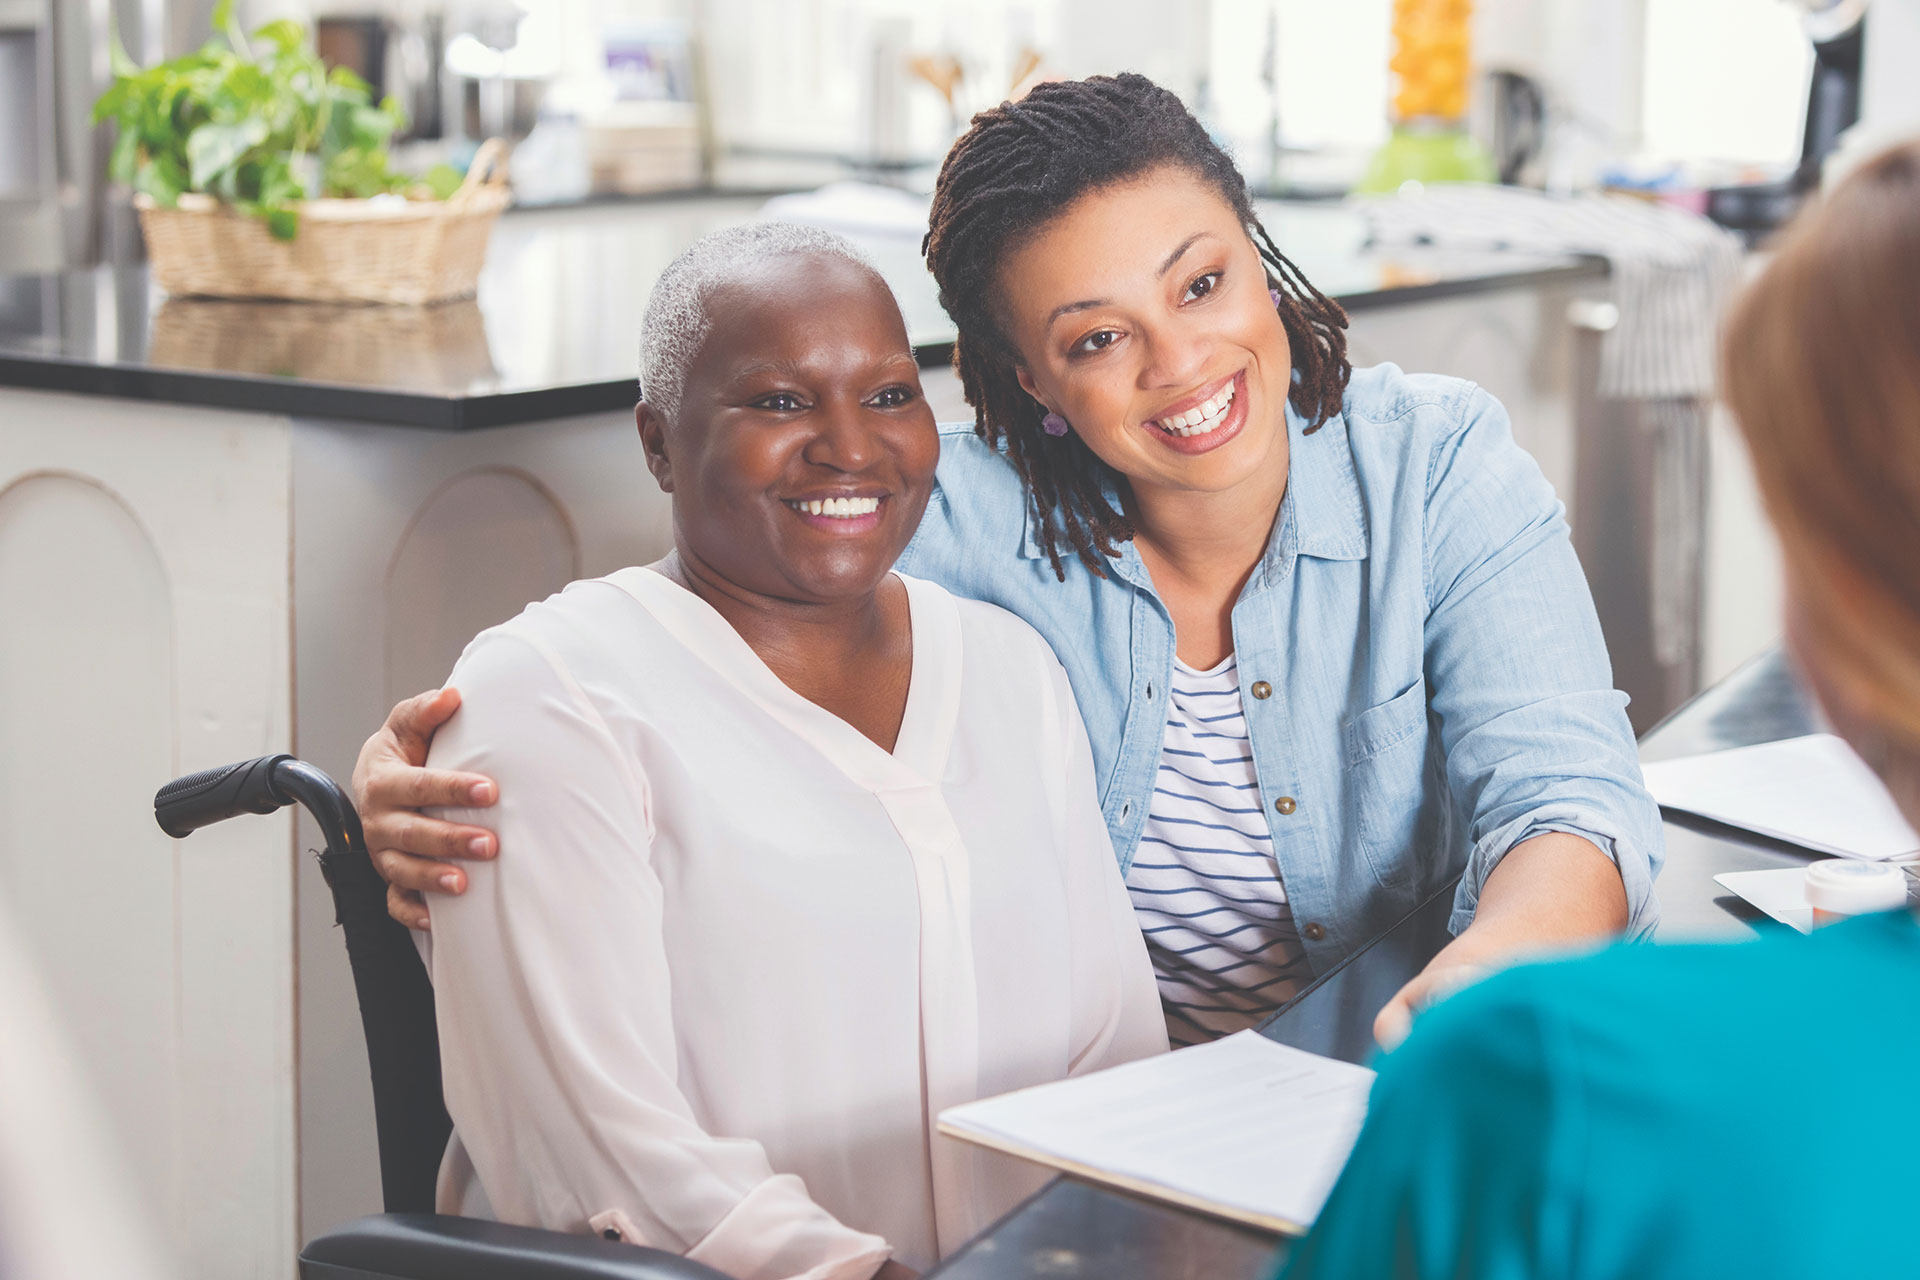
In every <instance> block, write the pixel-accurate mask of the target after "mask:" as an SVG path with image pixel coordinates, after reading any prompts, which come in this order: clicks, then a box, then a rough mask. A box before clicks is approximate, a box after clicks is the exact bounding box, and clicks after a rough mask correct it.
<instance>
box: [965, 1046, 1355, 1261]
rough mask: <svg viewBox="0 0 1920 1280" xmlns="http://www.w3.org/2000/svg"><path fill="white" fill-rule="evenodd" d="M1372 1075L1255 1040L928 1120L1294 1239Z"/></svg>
mask: <svg viewBox="0 0 1920 1280" xmlns="http://www.w3.org/2000/svg"><path fill="white" fill-rule="evenodd" d="M1372 1087H1373V1072H1371V1071H1369V1070H1367V1069H1366V1068H1365V1067H1356V1066H1354V1065H1353V1064H1352V1063H1348V1062H1337V1061H1335V1060H1333V1059H1331V1058H1322V1057H1319V1056H1317V1055H1315V1054H1311V1053H1305V1052H1303V1051H1301V1050H1299V1049H1294V1048H1290V1047H1289V1046H1287V1045H1282V1044H1275V1043H1274V1042H1273V1041H1271V1040H1268V1039H1266V1038H1264V1037H1262V1036H1260V1035H1259V1034H1257V1033H1256V1032H1252V1031H1242V1032H1240V1033H1239V1034H1238V1035H1233V1036H1228V1037H1226V1038H1225V1039H1223V1040H1216V1041H1214V1042H1212V1043H1211V1044H1202V1045H1195V1046H1194V1047H1192V1048H1190V1049H1180V1050H1176V1051H1175V1052H1173V1053H1167V1054H1162V1055H1160V1056H1159V1057H1156V1058H1144V1059H1142V1060H1140V1061H1138V1062H1129V1063H1126V1064H1124V1065H1122V1066H1118V1067H1112V1068H1109V1069H1108V1070H1106V1071H1100V1072H1096V1073H1094V1074H1093V1075H1087V1076H1080V1077H1078V1078H1076V1079H1072V1080H1061V1081H1056V1082H1055V1083H1053V1084H1043V1085H1038V1086H1035V1087H1034V1088H1031V1089H1022V1090H1020V1091H1019V1092H1017V1093H1008V1094H1002V1095H1001V1096H1000V1097H997V1098H986V1099H983V1100H982V1101H979V1102H970V1103H967V1104H966V1105H964V1106H959V1107H952V1108H950V1109H948V1110H946V1111H943V1112H941V1113H940V1131H941V1132H942V1133H945V1134H949V1135H951V1136H953V1137H956V1138H963V1139H965V1140H966V1141H968V1142H974V1143H978V1144H980V1145H981V1146H985V1147H992V1148H993V1149H995V1150H998V1151H1004V1152H1007V1153H1008V1154H1010V1155H1015V1156H1019V1157H1021V1158H1023V1159H1027V1160H1032V1161H1034V1162H1036V1163H1038V1164H1044V1165H1048V1166H1050V1167H1052V1168H1056V1169H1062V1170H1065V1171H1066V1172H1068V1173H1071V1174H1075V1175H1077V1176H1079V1177H1083V1178H1086V1179H1089V1180H1091V1181H1094V1182H1104V1183H1108V1184H1110V1185H1113V1186H1118V1187H1122V1188H1124V1189H1126V1190H1129V1191H1134V1192H1137V1193H1139V1194H1141V1195H1146V1196H1151V1197H1153V1198H1155V1199H1159V1200H1166V1201H1169V1202H1171V1203H1174V1204H1179V1205H1184V1206H1186V1207H1187V1208H1190V1209H1198V1210H1200V1211H1201V1212H1203V1213H1212V1214H1216V1215H1219V1216H1221V1217H1226V1218H1232V1219H1234V1220H1236V1221H1239V1222H1247V1223H1251V1224H1253V1225H1254V1226H1257V1227H1264V1228H1266V1229H1267V1230H1270V1231H1280V1232H1284V1233H1287V1234H1289V1235H1301V1234H1304V1233H1305V1232H1306V1229H1307V1228H1308V1227H1309V1226H1311V1225H1312V1224H1313V1220H1314V1219H1315V1218H1316V1217H1318V1216H1319V1214H1320V1207H1321V1206H1322V1205H1323V1204H1325V1203H1326V1199H1327V1194H1328V1193H1329V1192H1330V1191H1332V1190H1333V1184H1334V1181H1335V1180H1336V1179H1337V1178H1338V1177H1339V1176H1340V1170H1341V1168H1342V1167H1343V1166H1344V1165H1345V1164H1346V1162H1347V1155H1348V1153H1349V1152H1351V1151H1352V1150H1353V1142H1354V1139H1355V1138H1357V1137H1358V1136H1359V1134H1360V1125H1361V1123H1362V1121H1364V1120H1365V1119H1366V1115H1367V1094H1368V1091H1369V1090H1371V1089H1372Z"/></svg>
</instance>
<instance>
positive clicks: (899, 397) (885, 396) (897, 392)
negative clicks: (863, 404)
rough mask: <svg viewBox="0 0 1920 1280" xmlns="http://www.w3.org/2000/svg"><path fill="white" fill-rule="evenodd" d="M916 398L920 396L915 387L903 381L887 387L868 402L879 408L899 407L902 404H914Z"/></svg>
mask: <svg viewBox="0 0 1920 1280" xmlns="http://www.w3.org/2000/svg"><path fill="white" fill-rule="evenodd" d="M916 399H918V396H916V395H915V394H914V390H913V388H912V387H909V386H907V385H906V384H905V383H901V384H899V385H898V386H892V387H888V388H886V389H885V390H883V391H881V392H880V393H879V394H878V395H876V396H874V398H873V399H872V400H869V401H868V402H867V403H869V404H871V405H873V406H874V407H875V408H879V409H898V408H900V407H901V406H902V405H909V404H912V403H913V402H914V401H915V400H916Z"/></svg>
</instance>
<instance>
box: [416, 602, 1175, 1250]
mask: <svg viewBox="0 0 1920 1280" xmlns="http://www.w3.org/2000/svg"><path fill="white" fill-rule="evenodd" d="M902 581H903V582H904V583H905V584H906V588H907V593H908V600H909V604H910V609H911V615H912V634H913V670H912V678H911V684H910V687H909V691H908V695H907V705H906V712H905V719H904V721H903V723H902V724H901V727H900V734H899V740H898V742H897V744H896V746H895V749H894V751H893V752H892V753H891V754H889V753H887V752H885V751H883V750H881V749H880V748H879V747H878V746H876V745H875V744H874V743H873V742H872V741H870V740H869V739H867V738H866V737H864V736H862V735H861V734H860V733H859V731H857V730H855V729H854V728H853V727H852V726H850V725H848V724H847V723H846V722H844V721H842V720H840V719H838V718H837V717H835V716H833V715H831V714H829V713H828V712H826V711H824V710H822V709H821V708H819V707H817V706H815V705H813V704H812V703H810V702H807V701H806V700H805V699H803V698H801V697H800V696H799V695H798V694H796V693H794V692H793V691H792V690H791V689H789V688H788V687H787V686H786V685H784V684H782V683H781V682H780V680H779V679H778V677H776V676H775V675H774V674H773V672H772V671H771V670H770V669H769V668H768V667H767V666H766V664H765V663H763V662H762V661H761V660H760V659H759V657H758V656H757V655H756V654H755V653H754V652H753V651H752V649H751V648H749V647H748V645H747V644H746V642H745V641H744V640H742V639H741V638H740V636H739V635H738V634H737V633H736V632H735V631H734V630H733V629H732V627H731V626H729V625H728V624H727V622H726V621H725V620H724V619H723V618H722V617H721V616H720V615H719V614H718V613H716V612H714V611H713V609H711V608H710V607H709V606H708V605H707V604H706V603H705V602H703V601H702V600H700V599H699V597H697V596H695V595H693V594H692V593H691V592H688V591H686V590H685V589H683V588H681V587H680V586H678V585H676V584H675V583H673V582H671V581H669V580H668V579H667V578H665V577H663V576H661V575H660V574H658V573H656V572H654V571H652V570H649V569H640V568H634V569H625V570H622V571H620V572H618V573H615V574H613V575H611V576H610V577H607V578H603V579H599V580H595V581H588V582H578V583H575V584H573V585H572V586H570V587H568V588H567V589H566V590H565V591H564V592H562V593H561V594H559V595H557V596H554V597H552V598H550V599H548V600H546V601H545V602H543V603H541V604H537V605H533V606H531V607H529V608H528V609H527V610H526V611H525V612H524V613H522V614H521V615H520V616H519V617H517V618H515V619H513V620H512V621H510V622H507V623H505V624H503V625H501V626H498V627H495V628H493V629H492V630H490V631H487V632H484V633H482V634H481V635H480V636H479V637H478V638H477V639H475V640H474V642H473V643H472V644H471V645H469V646H468V648H467V651H466V653H465V654H464V655H463V656H462V657H461V659H460V661H459V664H458V665H457V666H456V667H455V668H454V672H453V677H452V683H454V684H456V685H457V686H458V687H459V688H460V690H461V693H462V705H461V710H460V712H459V714H458V715H456V716H455V717H454V718H453V720H452V721H451V722H450V723H449V724H448V725H447V726H446V727H445V728H443V729H442V730H441V731H440V732H439V734H438V735H437V736H436V737H435V739H434V742H433V750H432V755H431V759H430V763H431V765H432V766H433V767H434V768H452V769H471V770H477V771H480V772H484V773H488V774H491V775H492V776H493V777H494V778H496V779H497V780H498V781H499V784H500V801H499V803H498V805H497V806H495V807H494V808H493V809H489V810H486V811H483V812H466V811H458V810H451V811H446V813H447V816H449V817H455V818H462V819H466V820H470V821H475V822H484V823H486V824H488V825H490V826H492V827H493V828H494V829H495V830H496V831H498V832H499V834H500V849H501V856H500V858H499V859H498V860H497V861H495V862H489V863H476V864H473V865H472V866H471V867H470V869H469V875H470V885H469V888H468V890H467V892H466V893H465V894H464V895H462V896H461V897H458V898H451V899H440V900H436V901H435V902H434V904H433V907H432V912H433V931H432V935H431V941H430V945H429V946H427V948H426V954H427V957H428V966H429V970H430V972H431V973H432V976H433V984H434V990H435V995H436V998H437V1001H438V1010H439V1030H440V1047H441V1058H442V1068H443V1072H444V1077H445V1085H446V1099H447V1109H448V1111H449V1112H450V1113H451V1115H452V1117H453V1122H454V1139H453V1142H452V1144H451V1146H450V1148H449V1150H448V1152H447V1158H446V1161H445V1163H444V1165H443V1166H442V1169H441V1180H440V1191H439V1205H440V1208H441V1209H442V1210H443V1211H446V1212H455V1213H468V1214H476V1213H477V1214H480V1215H483V1216H493V1217H497V1218H500V1219H502V1220H506V1221H510V1222H519V1223H526V1224H533V1225H539V1226H544V1227H550V1228H556V1229H561V1230H569V1231H582V1230H594V1231H598V1232H602V1233H605V1232H609V1231H612V1232H617V1233H618V1234H619V1236H620V1237H621V1238H624V1239H628V1240H631V1241H634V1242H635V1243H645V1244H649V1245H652V1246H654V1247H656V1248H663V1249H668V1250H672V1251H674V1252H678V1253H684V1254H686V1255H687V1256H689V1257H692V1258H695V1259H698V1260H700V1261H702V1262H705V1263H707V1264H709V1265H711V1266H714V1267H716V1268H718V1269H719V1270H721V1271H725V1272H728V1273H729V1274H731V1275H734V1276H738V1277H741V1278H742V1280H760V1278H763V1277H764V1278H767V1280H772V1278H774V1277H807V1278H808V1280H829V1278H833V1280H838V1278H841V1277H846V1278H848V1280H859V1278H863V1277H866V1276H868V1275H870V1274H871V1273H872V1272H873V1271H874V1270H876V1269H877V1268H878V1267H879V1265H880V1264H881V1263H882V1262H883V1261H884V1260H885V1259H886V1257H887V1256H888V1253H889V1251H890V1250H891V1252H892V1254H893V1255H894V1256H896V1257H898V1258H899V1259H900V1260H901V1261H903V1262H904V1263H906V1264H907V1265H909V1266H911V1267H915V1268H925V1267H927V1266H929V1265H930V1264H931V1263H932V1262H933V1261H934V1260H935V1259H936V1258H937V1257H939V1256H940V1255H942V1254H944V1253H946V1252H948V1251H950V1250H952V1249H953V1248H955V1247H956V1246H958V1245H959V1244H961V1243H962V1242H964V1241H965V1240H967V1239H968V1238H969V1237H971V1236H972V1235H974V1234H975V1233H977V1232H978V1231H979V1230H980V1229H981V1228H983V1227H984V1226H986V1225H987V1224H988V1223H989V1222H991V1221H992V1220H993V1219H994V1218H996V1217H997V1216H999V1215H1000V1214H1002V1213H1004V1212H1005V1211H1006V1210H1008V1209H1009V1208H1011V1207H1012V1206H1013V1205H1014V1204H1015V1203H1016V1202H1017V1201H1018V1200H1019V1199H1020V1198H1021V1197H1022V1196H1023V1195H1025V1194H1026V1193H1028V1192H1029V1191H1031V1190H1032V1189H1033V1188H1034V1187H1035V1186H1037V1185H1038V1183H1039V1182H1040V1181H1041V1180H1042V1175H1040V1174H1038V1173H1037V1172H1035V1171H1034V1170H1032V1169H1031V1168H1028V1167H1025V1166H1022V1165H1020V1164H1018V1163H1017V1162H1014V1161H1011V1160H1009V1159H1007V1158H1005V1157H1001V1156H997V1155H993V1154H991V1153H987V1152H983V1151H981V1150H979V1149H978V1148H974V1147H970V1146H967V1145H965V1144H962V1143H959V1142H957V1141H955V1140H954V1139H951V1138H946V1137H941V1136H939V1135H937V1134H936V1133H935V1131H934V1126H935V1121H936V1117H937V1116H938V1114H939V1112H940V1111H941V1110H942V1109H943V1108H945V1107H949V1106H952V1105H954V1104H955V1103H960V1102H965V1101H968V1100H970V1099H973V1098H978V1097H983V1096H987V1095H990V1094H995V1093H1001V1092H1004V1091H1006V1090H1009V1089H1017V1088H1020V1087H1022V1086H1025V1085H1030V1084H1037V1083H1040V1082H1042V1081H1047V1080H1053V1079H1057V1078H1059V1077H1062V1076H1065V1075H1069V1074H1073V1073H1077V1072H1084V1071H1091V1070H1096V1069H1098V1068H1101V1067H1105V1066H1109V1065H1112V1064H1114V1063H1117V1062H1121V1061H1125V1060H1128V1059H1131V1058H1135V1057H1140V1056H1143V1055H1145V1054H1149V1053H1153V1052H1157V1051H1159V1050H1161V1049H1164V1048H1165V1047H1166V1038H1165V1031H1164V1024H1163V1022H1162V1017H1161V1012H1160V1006H1159V1001H1158V998H1157V996H1156V993H1155V988H1154V981H1153V976H1152V973H1151V970H1150V968H1149V966H1148V963H1147V958H1146V953H1145V948H1144V946H1143V944H1142V942H1141V939H1140V933H1139V929H1138V926H1137V925H1136V924H1135V923H1134V919H1133V912H1132V909H1131V907H1130V906H1129V905H1128V900H1127V895H1126V891H1125V889H1124V888H1123V886H1122V883H1121V880H1120V877H1119V875H1118V874H1117V872H1116V869H1115V863H1114V858H1113V853H1112V849H1111V846H1110V844H1109V841H1108V837H1107V830H1106V826H1105V823H1104V822H1103V821H1102V819H1101V815H1100V810H1099V807H1098V804H1097V801H1096V796H1095V793H1094V781H1093V764H1092V758H1091V754H1090V752H1089V750H1088V747H1087V741H1086V733H1085V730H1084V729H1083V728H1082V726H1081V723H1080V715H1079V712H1078V710H1077V708H1076V707H1075V705H1074V701H1073V696H1072V693H1071V691H1070V690H1069V688H1068V685H1067V679H1066V675H1065V673H1064V672H1063V671H1062V670H1061V668H1060V665H1059V663H1058V662H1057V661H1056V660H1055V659H1054V656H1053V654H1052V652H1051V651H1050V650H1049V649H1048V648H1047V647H1046V644H1045V642H1044V641H1042V640H1041V639H1040V637H1039V636H1038V635H1037V634H1036V633H1035V632H1034V631H1033V630H1032V629H1031V628H1030V627H1028V626H1027V625H1026V624H1025V623H1023V622H1021V621H1019V620H1018V619H1016V618H1015V617H1014V616H1013V615H1012V614H1009V613H1006V612H1004V611H1002V610H1000V609H998V608H995V607H993V606H991V605H985V604H979V603H976V602H974V601H969V600H961V599H956V598H955V597H953V596H951V595H949V594H948V593H947V592H946V591H945V590H943V589H942V588H940V587H938V586H935V585H933V584H932V583H928V582H923V581H919V580H917V579H913V578H904V577H903V578H902Z"/></svg>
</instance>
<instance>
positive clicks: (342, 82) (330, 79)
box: [327, 67, 373, 102]
mask: <svg viewBox="0 0 1920 1280" xmlns="http://www.w3.org/2000/svg"><path fill="white" fill-rule="evenodd" d="M327 83H328V84H330V85H332V86H333V87H334V88H336V89H343V90H345V91H346V92H347V93H348V94H349V95H351V96H352V97H353V98H354V99H355V100H356V101H359V102H367V101H369V100H371V99H372V97H373V86H372V85H370V84H368V83H367V82H366V81H365V80H362V79H361V78H360V77H359V75H357V74H356V73H355V72H354V71H353V69H352V68H351V67H335V68H334V69H333V70H331V71H329V72H328V73H327Z"/></svg>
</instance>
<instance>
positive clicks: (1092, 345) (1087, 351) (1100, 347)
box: [1073, 329, 1120, 355]
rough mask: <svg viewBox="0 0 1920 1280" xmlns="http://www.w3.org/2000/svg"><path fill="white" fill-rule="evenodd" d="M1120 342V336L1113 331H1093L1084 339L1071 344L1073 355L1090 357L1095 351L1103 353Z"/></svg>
mask: <svg viewBox="0 0 1920 1280" xmlns="http://www.w3.org/2000/svg"><path fill="white" fill-rule="evenodd" d="M1118 341H1120V334H1119V332H1118V331H1116V330H1113V329H1095V330H1094V331H1093V332H1092V333H1090V334H1088V335H1087V336H1086V337H1084V338H1082V339H1080V341H1078V342H1076V343H1074V344H1073V354H1074V355H1092V354H1093V353H1094V352H1096V351H1105V350H1106V349H1107V348H1108V347H1110V346H1112V345H1113V344H1114V343H1116V342H1118Z"/></svg>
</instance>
